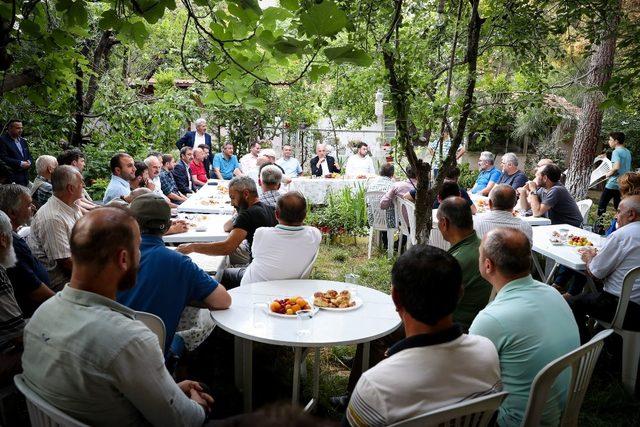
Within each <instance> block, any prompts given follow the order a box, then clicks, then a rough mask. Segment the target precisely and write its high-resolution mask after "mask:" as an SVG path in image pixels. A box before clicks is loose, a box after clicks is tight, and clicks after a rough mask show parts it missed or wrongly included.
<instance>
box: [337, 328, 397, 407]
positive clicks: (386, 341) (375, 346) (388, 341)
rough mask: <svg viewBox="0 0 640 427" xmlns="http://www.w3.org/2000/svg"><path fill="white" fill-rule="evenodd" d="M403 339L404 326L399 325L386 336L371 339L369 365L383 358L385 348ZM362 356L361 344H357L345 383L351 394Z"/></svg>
mask: <svg viewBox="0 0 640 427" xmlns="http://www.w3.org/2000/svg"><path fill="white" fill-rule="evenodd" d="M401 339H404V328H403V327H402V326H400V327H399V328H398V329H396V330H395V331H393V332H391V333H390V334H389V335H387V336H386V337H382V338H378V339H377V340H374V341H371V344H370V347H369V367H373V366H375V365H377V364H378V363H380V362H381V361H382V360H383V359H385V358H386V357H387V356H386V354H385V353H386V352H387V349H388V348H389V347H391V346H392V345H394V344H395V343H397V342H398V341H400V340H401ZM363 356H364V348H363V346H362V344H358V346H357V347H356V356H355V357H354V359H353V366H352V367H351V374H349V384H348V385H347V393H348V394H349V396H351V393H353V390H354V389H355V388H356V384H358V380H359V379H360V377H361V376H362V358H363Z"/></svg>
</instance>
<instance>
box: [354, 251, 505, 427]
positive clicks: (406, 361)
mask: <svg viewBox="0 0 640 427" xmlns="http://www.w3.org/2000/svg"><path fill="white" fill-rule="evenodd" d="M391 283H392V286H391V298H392V299H393V302H394V304H395V306H396V310H397V311H398V314H399V315H400V318H401V319H402V324H403V326H404V331H405V334H406V338H405V339H403V340H401V341H399V342H397V343H396V344H395V345H393V346H392V347H391V348H389V350H387V354H388V358H387V359H385V360H383V361H381V362H380V363H378V364H377V365H376V366H374V367H373V368H371V369H369V370H368V371H366V372H364V373H363V374H362V377H360V380H359V381H358V384H357V386H356V388H355V390H354V392H353V394H352V396H351V400H350V401H349V406H348V408H347V414H346V416H347V421H348V422H349V424H350V425H351V426H388V425H390V424H394V423H396V422H399V421H402V420H406V419H407V418H411V417H414V416H417V415H421V414H424V413H425V412H429V411H433V410H436V409H438V408H442V407H444V406H447V405H451V404H453V403H458V402H461V401H464V400H465V399H468V398H471V397H477V396H479V395H482V394H484V393H487V394H488V393H492V392H494V391H498V390H499V389H500V388H501V385H500V368H499V361H498V353H497V352H496V349H495V347H494V346H493V344H492V343H491V341H489V340H488V339H486V338H484V337H479V336H472V335H466V334H463V333H462V330H461V329H460V326H458V325H457V324H455V323H454V322H453V311H454V310H455V308H456V303H457V301H458V297H459V296H460V293H461V292H462V290H461V286H462V271H461V269H460V265H459V264H458V262H457V261H456V260H455V258H453V256H451V255H450V254H448V253H446V252H445V251H443V250H442V249H439V248H436V247H433V246H428V245H417V246H413V247H412V248H411V249H409V250H408V251H407V252H405V253H404V254H402V256H400V258H398V260H397V261H396V263H395V265H394V266H393V269H392V270H391Z"/></svg>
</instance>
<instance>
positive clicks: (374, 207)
mask: <svg viewBox="0 0 640 427" xmlns="http://www.w3.org/2000/svg"><path fill="white" fill-rule="evenodd" d="M384 194H385V193H384V191H367V192H366V194H365V196H364V197H365V201H366V203H367V213H368V214H369V215H368V217H369V219H370V220H372V223H370V224H369V227H371V228H373V229H374V230H386V229H387V210H386V209H380V199H382V196H384ZM394 228H395V227H394Z"/></svg>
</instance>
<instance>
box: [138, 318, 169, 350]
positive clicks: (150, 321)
mask: <svg viewBox="0 0 640 427" xmlns="http://www.w3.org/2000/svg"><path fill="white" fill-rule="evenodd" d="M136 320H139V321H141V322H142V323H144V324H145V326H146V327H147V328H149V329H150V330H151V332H153V333H154V334H156V335H157V337H158V343H159V344H160V350H162V352H163V353H164V340H165V339H166V336H167V330H166V329H165V327H164V322H163V321H162V319H161V318H159V317H158V316H156V315H155V314H152V313H147V312H144V311H136Z"/></svg>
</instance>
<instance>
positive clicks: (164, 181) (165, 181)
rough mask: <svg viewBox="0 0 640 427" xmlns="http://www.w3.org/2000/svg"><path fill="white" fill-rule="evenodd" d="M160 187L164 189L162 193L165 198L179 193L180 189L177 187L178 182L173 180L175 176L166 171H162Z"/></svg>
mask: <svg viewBox="0 0 640 427" xmlns="http://www.w3.org/2000/svg"><path fill="white" fill-rule="evenodd" d="M160 187H161V188H162V192H163V193H164V195H165V196H166V195H168V194H171V193H173V194H178V193H179V192H178V187H176V182H175V180H174V179H173V175H172V174H171V172H169V171H168V170H165V169H162V172H160Z"/></svg>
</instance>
